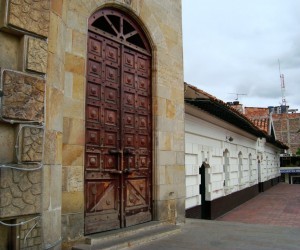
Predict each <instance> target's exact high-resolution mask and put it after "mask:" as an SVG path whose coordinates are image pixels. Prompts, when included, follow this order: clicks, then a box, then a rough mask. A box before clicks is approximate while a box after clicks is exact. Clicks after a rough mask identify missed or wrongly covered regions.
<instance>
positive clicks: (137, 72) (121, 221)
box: [85, 32, 152, 234]
mask: <svg viewBox="0 0 300 250" xmlns="http://www.w3.org/2000/svg"><path fill="white" fill-rule="evenodd" d="M150 62H151V60H150V57H149V56H147V55H143V54H142V53H140V52H137V51H134V50H132V49H128V48H126V47H125V46H124V45H123V44H121V43H118V42H115V41H113V40H110V39H108V38H106V37H104V36H101V35H99V34H97V33H93V32H89V37H88V63H87V86H86V151H85V234H90V233H95V232H101V231H107V230H112V229H117V228H120V227H127V226H130V225H134V224H138V223H142V222H145V221H149V220H151V166H152V165H151V157H152V155H151V154H152V146H151V145H152V127H151V117H152V114H151V92H150V89H151V88H150Z"/></svg>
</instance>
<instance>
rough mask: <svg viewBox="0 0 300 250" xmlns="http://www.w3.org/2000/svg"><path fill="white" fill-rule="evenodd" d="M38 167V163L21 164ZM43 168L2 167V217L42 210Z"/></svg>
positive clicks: (0, 209)
mask: <svg viewBox="0 0 300 250" xmlns="http://www.w3.org/2000/svg"><path fill="white" fill-rule="evenodd" d="M20 167H21V168H22V167H24V168H25V167H26V168H36V167H37V166H36V165H30V166H28V165H26V166H25V165H24V166H22V165H20ZM41 197H42V170H41V169H39V170H34V171H21V170H15V169H10V168H0V219H2V218H7V217H15V216H21V215H30V214H37V213H40V212H41Z"/></svg>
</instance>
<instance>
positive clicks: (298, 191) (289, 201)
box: [217, 183, 300, 249]
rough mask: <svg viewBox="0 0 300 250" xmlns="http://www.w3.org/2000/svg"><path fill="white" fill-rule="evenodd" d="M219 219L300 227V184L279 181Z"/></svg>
mask: <svg viewBox="0 0 300 250" xmlns="http://www.w3.org/2000/svg"><path fill="white" fill-rule="evenodd" d="M217 220H219V221H236V222H242V223H250V224H264V225H275V226H287V227H299V228H300V185H290V184H286V183H279V184H278V185H276V186H274V187H272V188H271V189H269V190H267V191H265V192H263V193H260V194H259V195H258V196H256V197H255V198H253V199H251V200H249V201H247V202H245V203H244V204H242V205H240V206H239V207H237V208H235V209H233V210H232V211H230V212H229V213H227V214H225V215H223V216H221V217H219V218H218V219H217ZM299 237H300V236H299ZM299 249H300V245H299Z"/></svg>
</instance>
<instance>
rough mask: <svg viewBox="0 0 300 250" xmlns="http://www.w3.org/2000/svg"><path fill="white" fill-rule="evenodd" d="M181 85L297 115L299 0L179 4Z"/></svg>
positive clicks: (299, 97) (199, 0) (186, 1)
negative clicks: (291, 110)
mask: <svg viewBox="0 0 300 250" xmlns="http://www.w3.org/2000/svg"><path fill="white" fill-rule="evenodd" d="M182 9H183V17H182V18H183V47H184V80H185V81H186V82H187V83H189V84H192V85H195V86H197V87H198V88H200V89H202V90H204V91H206V92H208V93H210V94H212V95H214V96H216V97H217V98H219V99H221V100H223V101H225V102H227V101H234V100H235V99H236V98H237V95H234V94H229V93H236V94H246V95H240V96H239V101H240V102H241V103H243V104H244V106H246V107H268V106H278V105H280V104H281V100H282V95H281V85H280V77H279V67H278V59H279V60H280V65H281V73H282V74H284V77H285V97H286V101H287V104H288V105H289V106H290V108H298V109H299V111H298V112H300V94H299V93H300V28H299V27H300V0H251V1H249V0H182Z"/></svg>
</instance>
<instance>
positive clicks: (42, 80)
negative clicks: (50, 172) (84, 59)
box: [0, 0, 61, 249]
mask: <svg viewBox="0 0 300 250" xmlns="http://www.w3.org/2000/svg"><path fill="white" fill-rule="evenodd" d="M49 8H50V1H35V2H30V1H24V0H21V1H16V0H8V1H6V0H0V67H1V69H0V72H1V73H0V89H1V104H0V134H1V136H0V137H1V138H0V140H1V142H0V144H1V145H0V146H1V147H0V166H1V168H0V220H1V221H2V222H4V223H6V224H17V225H19V226H14V227H12V229H10V230H9V234H10V237H9V238H7V239H5V240H4V242H2V243H1V244H2V245H3V246H6V247H8V245H7V244H10V243H12V242H13V243H14V244H16V246H17V248H18V249H19V248H20V249H41V248H43V247H44V246H46V245H47V244H46V241H44V242H43V240H42V239H43V234H44V233H48V232H49V230H48V229H47V227H45V223H44V220H42V218H45V217H46V216H47V213H48V212H49V210H51V209H52V208H51V207H46V209H43V207H45V205H44V203H43V202H44V200H47V198H46V199H44V197H45V195H46V194H45V193H44V190H47V186H46V185H45V184H47V183H45V181H44V175H45V173H46V172H44V154H43V152H44V151H43V149H44V142H45V141H46V140H45V136H44V131H45V127H44V123H45V99H46V73H47V60H48V56H47V54H48V43H47V37H48V29H49V14H50V9H49ZM46 139H47V138H46ZM58 176H60V174H58ZM46 178H48V176H47V177H46ZM57 180H58V181H59V178H57ZM58 184H59V182H58ZM59 190H60V189H59ZM58 194H60V191H59V192H58ZM57 203H58V204H59V207H60V206H61V201H60V200H59V202H57ZM52 204H53V202H52ZM44 214H45V215H46V216H43V215H44ZM58 215H59V216H57V218H59V222H58V223H56V228H55V230H56V231H58V232H59V235H58V237H60V211H59V214H58ZM52 220H53V221H55V220H54V218H52ZM7 227H8V225H4V224H3V225H2V226H1V229H0V234H1V233H2V232H4V233H5V231H7V229H6V228H7ZM9 228H10V227H9ZM50 233H51V234H52V232H50ZM44 239H46V237H44ZM9 241H10V243H9ZM49 244H52V242H50V243H49ZM2 245H1V247H2Z"/></svg>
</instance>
